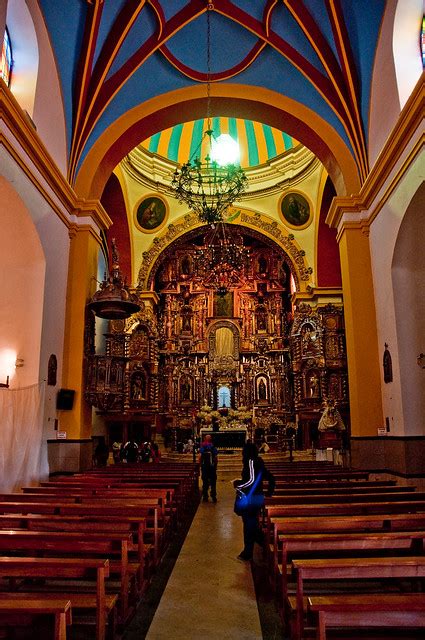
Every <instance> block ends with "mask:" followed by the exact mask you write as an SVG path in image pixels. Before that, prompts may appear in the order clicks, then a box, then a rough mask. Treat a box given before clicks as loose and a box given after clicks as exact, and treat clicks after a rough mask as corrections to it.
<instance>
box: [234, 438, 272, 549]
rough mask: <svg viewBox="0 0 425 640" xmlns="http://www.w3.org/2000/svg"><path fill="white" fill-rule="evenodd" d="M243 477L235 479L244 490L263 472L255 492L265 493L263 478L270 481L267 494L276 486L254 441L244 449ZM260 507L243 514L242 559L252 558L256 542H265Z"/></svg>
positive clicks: (248, 443)
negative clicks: (259, 516) (259, 518)
mask: <svg viewBox="0 0 425 640" xmlns="http://www.w3.org/2000/svg"><path fill="white" fill-rule="evenodd" d="M242 461H243V468H242V478H241V480H236V481H235V487H242V486H243V487H244V491H246V490H249V487H250V486H251V485H252V484H254V482H255V480H256V478H257V476H258V474H259V473H261V479H260V481H259V483H258V485H257V487H256V489H255V491H254V493H255V494H262V493H263V480H266V481H267V482H268V486H267V493H266V495H268V496H271V495H272V494H273V492H274V488H275V484H276V482H275V478H274V475H273V474H272V473H271V472H270V471H269V470H268V469H267V467H266V465H265V464H264V460H263V459H262V458H260V456H259V455H258V449H257V447H256V446H255V444H253V443H252V442H250V441H248V442H247V443H246V444H245V446H244V448H243V451H242ZM259 512H260V508H252V509H249V510H247V511H246V512H244V513H243V514H242V520H243V539H244V548H243V550H242V551H241V553H240V554H239V555H238V558H239V559H240V560H251V559H252V554H253V551H254V544H255V542H257V543H258V544H260V545H262V544H263V533H262V531H261V530H260V527H259V525H258V515H259Z"/></svg>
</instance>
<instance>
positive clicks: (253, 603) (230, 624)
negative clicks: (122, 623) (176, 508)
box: [125, 471, 283, 640]
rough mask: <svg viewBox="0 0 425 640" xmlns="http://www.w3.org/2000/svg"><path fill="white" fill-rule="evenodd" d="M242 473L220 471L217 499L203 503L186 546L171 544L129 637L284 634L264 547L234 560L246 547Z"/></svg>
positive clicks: (247, 638) (162, 639)
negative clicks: (238, 498) (238, 492)
mask: <svg viewBox="0 0 425 640" xmlns="http://www.w3.org/2000/svg"><path fill="white" fill-rule="evenodd" d="M237 475H238V474H234V473H233V474H232V473H230V472H228V471H227V472H223V471H222V472H221V473H219V478H218V482H217V494H218V502H217V504H213V503H212V502H211V501H210V502H208V503H203V502H201V504H200V505H199V507H198V509H197V512H196V514H195V516H194V519H193V522H192V525H191V527H190V530H189V532H188V534H187V537H186V539H185V540H184V542H183V546H181V545H178V544H177V546H176V544H174V545H172V546H171V549H170V552H169V553H168V554H167V556H166V557H165V559H164V563H163V567H162V568H161V570H160V571H159V572H158V575H157V576H155V578H154V580H153V583H152V586H151V587H150V589H149V591H148V593H147V594H146V598H145V599H144V601H143V602H142V603H141V605H140V607H139V610H138V612H137V614H136V616H135V618H134V619H133V621H132V623H131V624H130V626H129V628H128V631H127V632H126V634H125V640H136V639H137V640H142V639H143V638H147V640H180V639H181V640H183V639H185V640H186V639H188V640H195V639H201V638H202V640H209V639H210V640H218V639H220V640H226V639H229V640H230V639H232V640H235V639H243V640H263V639H265V640H275V638H282V637H283V636H282V629H281V627H280V621H279V617H278V615H277V613H276V610H275V606H274V602H273V598H272V597H271V594H270V592H269V589H268V588H267V585H266V571H265V565H264V561H263V559H262V552H261V550H260V549H259V548H256V551H255V556H254V562H253V563H252V565H251V563H249V562H248V563H247V562H242V561H240V560H238V559H237V555H238V553H239V552H240V551H241V550H242V547H243V538H242V521H241V519H240V518H238V517H237V516H236V515H235V514H234V513H233V502H234V495H235V494H234V489H233V486H232V484H231V480H232V479H233V478H234V477H236V476H237ZM180 546H181V548H180ZM170 574H171V575H170ZM152 618H153V619H152Z"/></svg>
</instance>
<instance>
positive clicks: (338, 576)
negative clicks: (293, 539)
mask: <svg viewBox="0 0 425 640" xmlns="http://www.w3.org/2000/svg"><path fill="white" fill-rule="evenodd" d="M292 565H293V570H294V571H295V572H296V577H297V592H296V598H295V599H293V598H291V597H289V598H288V601H289V602H288V604H289V608H290V609H292V610H293V607H294V605H295V606H296V610H295V624H293V621H292V620H291V638H292V639H293V640H295V639H296V640H300V638H302V637H303V629H304V613H305V608H304V598H305V596H306V595H310V594H307V593H306V588H305V581H306V580H308V581H317V580H320V581H322V582H326V584H327V592H328V593H329V590H330V587H329V584H328V583H329V582H330V581H332V580H337V581H340V580H342V579H344V580H353V579H354V580H355V579H361V580H362V581H365V582H366V581H375V582H376V581H383V580H385V579H388V578H390V579H393V580H397V579H401V578H405V579H407V578H411V579H415V580H416V579H423V578H425V557H424V556H409V557H389V558H338V559H336V558H326V559H313V560H310V559H307V560H293V561H292Z"/></svg>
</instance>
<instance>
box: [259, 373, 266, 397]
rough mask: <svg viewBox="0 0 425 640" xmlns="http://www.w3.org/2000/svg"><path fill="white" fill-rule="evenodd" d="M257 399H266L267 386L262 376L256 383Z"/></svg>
mask: <svg viewBox="0 0 425 640" xmlns="http://www.w3.org/2000/svg"><path fill="white" fill-rule="evenodd" d="M258 399H259V400H267V387H266V383H265V382H264V380H263V379H262V378H261V380H260V381H259V383H258Z"/></svg>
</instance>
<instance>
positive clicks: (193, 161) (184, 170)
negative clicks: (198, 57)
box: [171, 2, 248, 224]
mask: <svg viewBox="0 0 425 640" xmlns="http://www.w3.org/2000/svg"><path fill="white" fill-rule="evenodd" d="M212 9H213V5H212V3H210V2H208V4H207V118H206V119H207V130H206V131H205V132H204V133H203V135H202V138H201V141H200V144H199V145H198V147H197V148H196V150H195V152H194V153H193V154H192V156H191V158H190V159H189V160H188V162H186V163H185V164H183V165H182V167H181V169H180V170H179V169H176V171H175V173H174V176H173V180H172V184H171V186H172V188H173V189H174V191H175V194H176V197H177V199H178V200H179V202H180V203H183V202H184V203H186V204H187V206H188V207H189V209H191V210H192V211H194V212H195V213H196V214H197V215H198V217H199V219H200V220H201V222H205V223H207V224H214V223H216V222H222V221H223V214H224V212H225V211H226V209H227V208H228V207H229V206H230V205H231V204H232V203H233V202H234V201H235V200H237V199H238V197H239V196H240V195H241V194H242V193H243V192H244V191H245V189H246V187H247V182H248V179H247V177H246V175H245V173H244V171H243V170H242V168H241V167H240V165H239V163H238V160H237V159H236V157H235V156H233V157H232V158H230V159H223V158H222V156H221V152H222V150H223V146H224V145H226V144H227V145H228V144H229V143H230V144H231V143H232V142H233V143H234V144H236V143H235V141H234V140H233V139H232V138H231V137H230V136H227V139H224V140H223V136H219V137H218V138H216V137H215V135H214V132H213V130H212V126H211V108H210V107H211V95H210V89H211V87H210V84H211V83H210V78H211V24H210V12H211V10H212ZM229 138H230V140H229ZM204 140H206V146H207V149H208V152H207V155H206V156H205V159H204V160H202V159H201V157H200V156H201V147H202V143H203V141H204ZM232 152H234V150H233V151H232ZM227 158H228V156H227Z"/></svg>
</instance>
